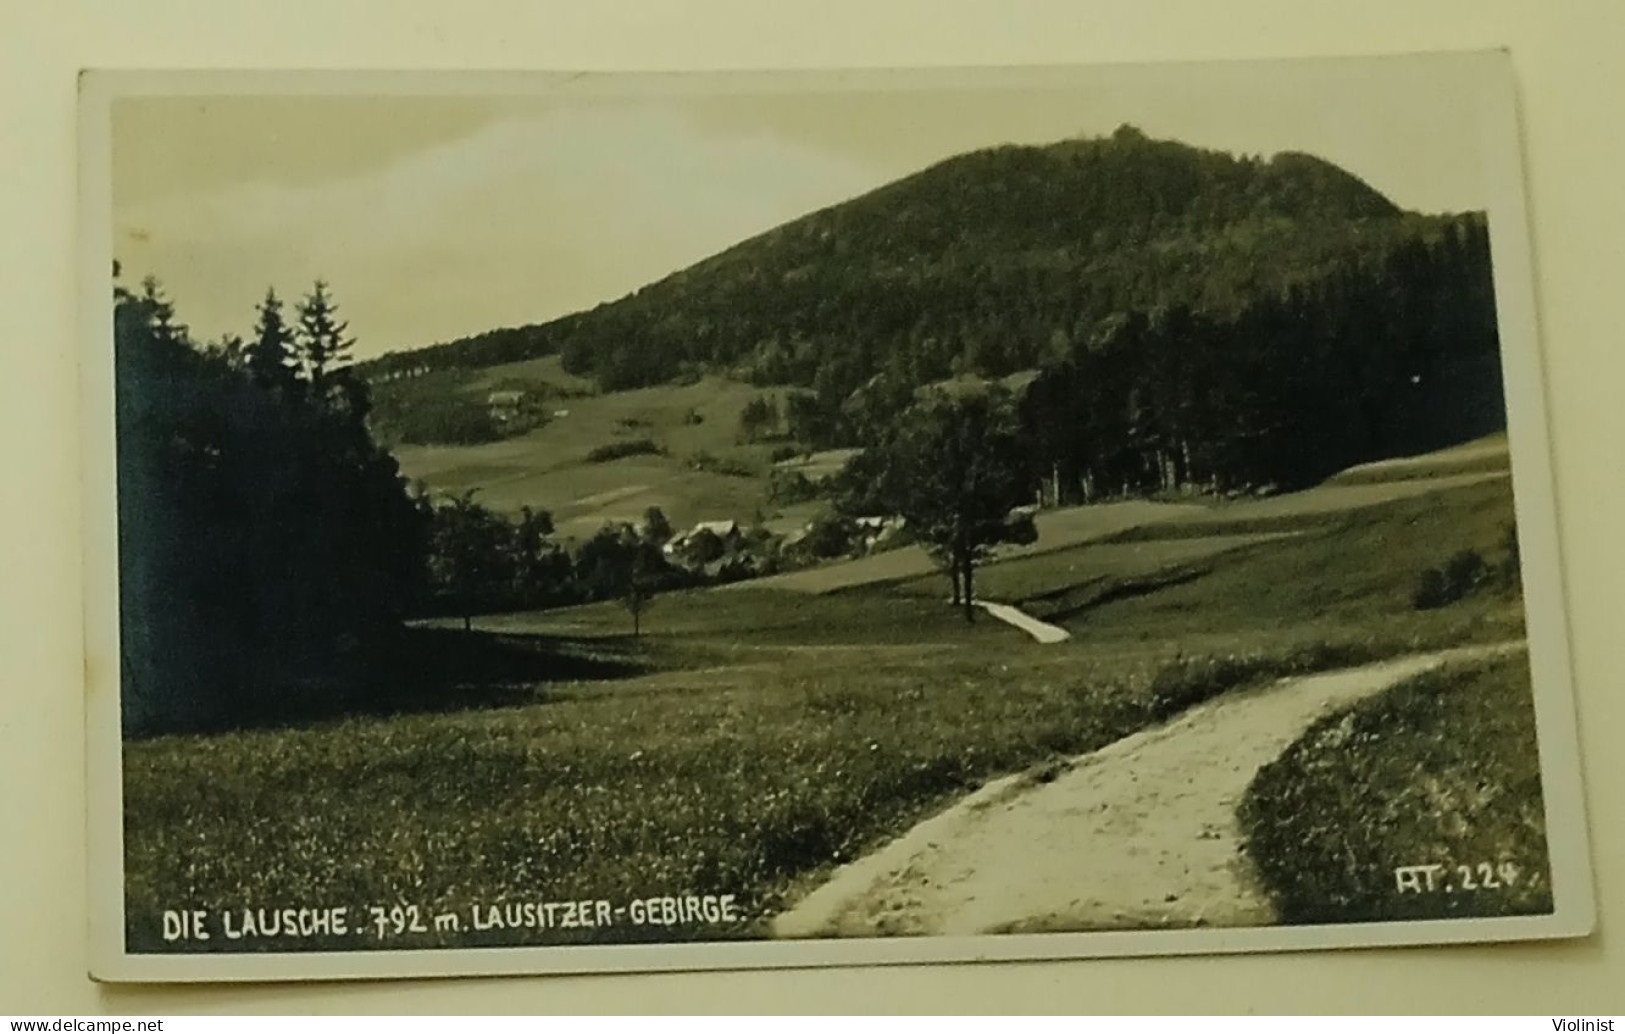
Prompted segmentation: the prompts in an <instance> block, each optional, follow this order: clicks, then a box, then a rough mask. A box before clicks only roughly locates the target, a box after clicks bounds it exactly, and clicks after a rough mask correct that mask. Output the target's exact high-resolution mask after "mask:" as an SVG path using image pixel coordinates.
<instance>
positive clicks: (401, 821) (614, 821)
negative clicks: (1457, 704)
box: [124, 479, 1527, 951]
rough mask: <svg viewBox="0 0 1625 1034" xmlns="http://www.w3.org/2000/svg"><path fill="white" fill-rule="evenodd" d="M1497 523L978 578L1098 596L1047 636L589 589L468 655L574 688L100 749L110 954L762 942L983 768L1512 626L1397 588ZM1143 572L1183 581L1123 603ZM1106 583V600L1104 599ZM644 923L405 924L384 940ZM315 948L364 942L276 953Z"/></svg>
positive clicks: (1176, 548)
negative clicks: (111, 787)
mask: <svg viewBox="0 0 1625 1034" xmlns="http://www.w3.org/2000/svg"><path fill="white" fill-rule="evenodd" d="M1511 515H1512V510H1511V494H1510V486H1509V484H1508V483H1507V481H1506V480H1505V479H1497V480H1493V481H1487V482H1480V483H1476V484H1469V485H1466V486H1462V487H1456V488H1453V489H1448V490H1445V491H1441V492H1439V493H1437V494H1435V495H1431V496H1426V497H1423V496H1413V497H1410V498H1402V499H1398V500H1395V501H1392V502H1388V503H1384V504H1381V505H1375V506H1371V507H1367V508H1365V509H1361V510H1357V511H1352V512H1349V513H1346V514H1342V515H1332V516H1326V517H1324V518H1317V519H1316V521H1315V522H1313V523H1312V524H1310V525H1306V526H1305V527H1304V528H1303V529H1302V530H1300V531H1298V533H1296V534H1292V535H1290V536H1275V537H1258V538H1254V539H1249V540H1246V541H1233V540H1225V542H1224V543H1223V544H1224V547H1225V548H1222V549H1220V548H1214V546H1215V544H1214V543H1213V542H1211V541H1204V540H1202V539H1193V540H1190V541H1183V542H1182V541H1181V540H1180V539H1179V538H1178V537H1177V535H1171V536H1170V537H1168V538H1167V539H1166V540H1164V541H1165V543H1166V551H1165V552H1163V553H1161V554H1157V553H1156V551H1154V550H1153V551H1146V550H1140V551H1138V552H1132V551H1131V552H1130V553H1128V554H1122V555H1126V556H1131V557H1136V558H1137V559H1134V560H1133V562H1119V561H1120V560H1121V556H1119V554H1121V550H1119V551H1118V552H1116V553H1112V552H1103V553H1102V554H1101V556H1103V557H1107V559H1106V560H1102V561H1101V562H1100V563H1099V564H1097V565H1095V566H1094V567H1090V566H1089V564H1090V563H1091V561H1089V560H1088V556H1089V553H1088V551H1089V549H1090V548H1093V547H1083V548H1082V549H1081V551H1080V552H1079V553H1078V556H1077V557H1076V558H1075V559H1076V560H1077V562H1078V563H1079V564H1081V565H1083V566H1081V567H1078V568H1075V569H1074V568H1068V567H1060V566H1054V561H1053V558H1049V559H1048V561H1047V563H1046V564H1031V563H1026V562H1023V561H1010V562H1009V564H1010V568H1009V570H1008V571H1007V572H1006V571H1001V567H1003V566H1004V565H1000V564H994V565H991V566H989V567H988V568H987V569H986V571H985V572H984V574H983V580H984V584H986V585H990V586H997V587H999V588H1000V589H1001V590H1004V591H1008V592H1009V593H1010V594H1011V595H1012V597H1015V598H1020V599H1023V600H1025V599H1028V598H1037V596H1039V595H1042V594H1044V593H1052V592H1055V591H1056V590H1057V589H1061V590H1064V589H1065V588H1066V584H1065V583H1066V579H1068V578H1072V577H1078V578H1081V579H1085V580H1091V584H1095V583H1096V582H1098V583H1099V584H1095V588H1094V589H1092V590H1091V591H1092V592H1095V593H1096V595H1095V596H1094V597H1093V599H1092V602H1088V603H1087V605H1083V606H1080V607H1077V608H1075V609H1074V610H1072V611H1070V612H1069V613H1067V614H1066V615H1064V616H1057V617H1055V618H1053V619H1054V620H1060V621H1062V622H1063V623H1064V624H1065V625H1066V627H1067V628H1068V629H1069V630H1071V631H1072V633H1073V638H1072V640H1070V641H1069V642H1066V643H1062V644H1057V645H1052V646H1040V645H1038V644H1036V643H1034V642H1033V641H1032V640H1031V639H1029V638H1028V637H1027V636H1025V635H1024V634H1022V633H1020V632H1018V631H1016V630H1015V629H1012V628H1010V627H1008V626H1006V625H1004V624H1002V623H1000V622H997V621H994V620H991V619H987V618H985V617H984V618H983V619H981V620H978V621H977V622H976V623H975V624H974V625H967V624H966V623H965V622H964V620H963V618H962V617H961V616H960V615H959V614H958V613H957V612H956V611H954V610H953V609H951V608H949V607H948V606H946V605H945V603H944V602H943V600H942V599H941V598H939V597H942V596H945V595H946V586H945V585H943V586H939V589H938V591H937V592H936V593H935V594H932V593H930V592H927V591H924V588H922V586H923V585H924V584H925V583H921V585H916V584H912V583H903V584H872V585H867V586H858V587H851V588H847V589H844V590H841V591H838V592H830V593H825V594H813V593H806V592H797V591H788V590H784V589H774V588H764V587H759V586H750V585H745V586H736V587H733V588H730V589H728V590H698V591H693V592H686V593H674V594H670V595H666V596H661V597H658V598H657V599H656V600H655V602H654V605H653V607H652V608H651V610H650V611H649V612H648V613H647V614H646V615H645V619H644V628H645V630H646V631H645V634H644V635H643V636H642V637H640V638H637V639H633V638H632V637H631V636H630V635H629V631H630V628H629V620H628V618H627V615H626V614H625V612H624V611H622V610H621V609H620V608H618V607H616V606H615V605H613V604H608V603H605V604H595V605H592V606H586V607H578V608H571V609H567V610H558V611H550V612H541V613H534V614H513V615H502V616H496V617H492V618H488V619H484V620H482V621H481V622H479V623H478V624H477V625H476V631H475V632H474V633H472V634H471V635H470V636H469V637H468V638H467V639H465V640H463V641H464V642H465V643H467V644H469V645H468V646H467V647H466V648H467V649H469V650H471V651H478V650H481V649H486V648H498V647H500V648H502V649H506V650H513V649H517V648H524V649H526V650H528V651H530V652H531V653H532V654H536V655H539V656H546V655H547V653H548V651H556V652H557V653H559V654H560V655H561V656H572V657H577V658H580V657H595V658H599V659H601V660H605V661H607V662H612V663H605V664H603V665H601V666H600V668H599V669H595V670H594V671H593V672H592V673H591V674H590V677H584V676H583V674H582V672H581V670H579V669H580V666H579V665H577V666H576V668H575V669H570V670H564V669H561V671H560V674H559V675H558V676H557V677H554V676H551V675H549V674H547V673H546V671H545V665H531V666H528V667H521V668H514V669H512V670H502V669H496V670H493V672H492V673H491V674H489V675H486V676H483V682H484V683H487V684H485V685H482V686H477V687H469V689H470V692H473V691H475V690H482V691H483V690H491V689H493V688H494V689H499V690H501V692H500V693H495V694H492V693H486V694H485V696H486V697H487V698H488V699H489V700H490V701H493V702H491V703H487V704H486V705H485V706H481V707H478V708H469V709H465V710H461V711H450V712H446V711H440V712H436V713H403V714H396V715H392V716H376V715H375V716H361V715H358V716H355V717H352V718H349V719H345V720H341V721H332V722H327V723H323V724H319V725H311V726H306V727H300V728H285V729H266V730H258V731H243V732H233V733H226V734H220V735H212V736H187V737H180V736H175V737H164V738H156V739H150V740H138V741H131V742H129V743H128V744H126V747H125V756H124V763H125V776H126V789H125V818H126V823H125V829H126V867H127V868H126V875H127V891H128V897H127V916H126V918H127V932H128V937H129V942H130V946H131V948H132V950H137V951H141V950H175V946H172V945H164V944H163V943H161V941H160V940H159V936H158V935H159V930H160V916H161V912H162V910H164V909H181V908H199V909H211V910H218V909H226V908H240V907H260V906H263V907H268V908H269V907H301V906H325V905H340V904H343V905H348V906H349V907H351V908H359V907H361V906H363V905H364V904H379V905H386V906H387V905H393V904H397V903H410V904H417V905H419V906H420V907H421V908H422V909H423V910H424V912H425V913H430V912H441V911H453V910H466V909H467V908H468V907H470V906H473V905H476V904H500V903H502V902H505V901H517V900H536V899H544V898H545V899H549V900H562V899H565V898H586V897H593V898H605V899H610V900H628V899H631V898H637V897H646V896H653V895H668V894H669V895H683V894H690V893H714V894H734V895H736V896H737V898H738V901H739V902H740V905H741V908H742V918H740V919H739V920H738V921H737V922H736V923H734V924H732V925H731V926H728V927H726V928H718V927H715V926H708V927H680V928H672V929H659V930H657V931H655V933H658V935H659V936H660V937H661V938H662V939H671V938H674V937H675V938H681V937H702V936H703V937H718V936H726V937H752V936H761V935H765V922H766V920H767V919H768V918H769V917H770V916H771V915H772V914H773V913H774V912H776V911H777V910H779V909H780V908H781V907H782V906H783V905H784V903H785V902H786V901H788V900H791V899H793V898H794V897H795V896H796V895H797V894H799V893H800V892H802V891H803V890H805V889H806V888H808V887H810V886H812V885H814V884H816V883H817V882H818V881H819V880H820V878H822V877H823V876H824V875H826V874H827V873H828V872H829V871H830V870H831V869H832V868H833V867H835V866H837V865H839V864H841V863H842V862H845V861H847V860H850V859H852V858H854V857H856V856H857V855H860V854H862V853H864V852H866V851H868V850H870V849H872V848H874V847H876V846H878V845H879V844H881V843H883V842H885V841H886V840H887V839H889V838H890V837H892V836H895V835H896V834H898V833H899V832H901V831H902V830H904V829H906V828H907V827H908V826H910V825H912V824H913V823H915V822H917V821H918V820H920V819H921V818H923V817H924V816H926V815H927V814H929V813H931V812H932V811H934V810H936V809H938V808H940V807H941V806H942V805H943V804H944V803H946V802H947V801H949V800H952V799H953V798H955V797H957V796H960V795H962V794H964V793H966V792H967V791H969V790H971V789H972V788H974V787H976V786H977V785H979V784H980V783H982V782H983V781H985V780H987V779H988V778H991V777H994V776H997V775H1001V774H1004V773H1008V772H1012V771H1020V770H1023V769H1025V768H1027V767H1029V766H1034V765H1043V764H1045V763H1047V762H1051V761H1053V759H1054V758H1055V757H1056V756H1057V755H1062V754H1075V753H1079V752H1083V751H1087V750H1090V749H1093V748H1097V747H1100V746H1103V745H1104V744H1106V743H1109V742H1111V741H1113V740H1115V739H1118V738H1120V737H1122V736H1124V735H1126V734H1128V733H1130V732H1133V731H1135V730H1137V729H1139V728H1142V727H1144V726H1146V725H1147V724H1150V723H1154V722H1156V721H1159V720H1161V719H1163V718H1166V717H1168V716H1169V715H1171V714H1173V713H1176V712H1177V711H1178V710H1179V709H1180V708H1182V707H1185V706H1189V705H1190V704H1192V703H1195V702H1197V701H1199V700H1203V699H1207V698H1209V697H1211V696H1213V695H1215V694H1217V693H1221V692H1224V691H1226V690H1229V689H1233V688H1236V687H1240V686H1245V685H1251V684H1256V683H1257V682H1259V681H1260V680H1263V679H1266V678H1272V677H1276V676H1279V675H1283V674H1291V673H1296V672H1304V671H1309V670H1316V669H1320V668H1326V667H1337V666H1341V665H1345V664H1352V663H1358V662H1361V661H1365V660H1373V659H1377V658H1379V657H1384V656H1392V655H1395V654H1399V653H1404V652H1409V651H1413V650H1419V649H1425V648H1428V647H1432V646H1443V645H1459V644H1462V643H1465V642H1498V641H1502V640H1505V639H1508V638H1517V637H1519V636H1520V635H1521V632H1522V617H1521V603H1520V601H1519V600H1518V599H1517V597H1516V595H1515V594H1512V593H1506V592H1480V593H1475V594H1471V595H1469V596H1467V597H1466V598H1464V599H1462V600H1460V601H1459V602H1456V603H1454V604H1453V605H1451V606H1448V607H1441V608H1437V609H1434V610H1428V611H1417V610H1415V609H1414V608H1413V606H1412V603H1411V598H1410V597H1411V590H1412V587H1413V585H1414V583H1415V579H1416V576H1417V573H1418V571H1419V570H1421V569H1423V568H1425V567H1428V566H1430V565H1437V564H1439V563H1442V562H1443V561H1444V560H1445V559H1447V558H1448V557H1450V556H1451V555H1453V554H1454V553H1456V552H1458V551H1460V550H1463V549H1477V550H1480V551H1483V552H1485V554H1486V555H1488V554H1489V553H1490V552H1491V551H1493V550H1494V549H1495V548H1496V543H1498V542H1500V541H1501V540H1502V536H1503V533H1504V530H1505V527H1506V525H1507V524H1508V523H1509V522H1510V521H1511V519H1512V517H1511ZM1100 548H1103V549H1104V547H1100ZM1111 557H1118V559H1117V560H1113V559H1111ZM1067 562H1068V563H1071V562H1072V559H1068V560H1067ZM1159 565H1164V567H1165V568H1168V569H1175V568H1177V569H1180V570H1187V569H1188V570H1189V571H1192V572H1195V573H1194V574H1191V575H1190V576H1189V577H1181V578H1178V579H1172V580H1170V581H1168V582H1167V583H1166V584H1164V585H1161V586H1160V587H1158V586H1151V587H1149V588H1148V587H1146V585H1145V579H1147V578H1148V577H1150V576H1153V575H1155V573H1156V571H1157V570H1158V569H1159ZM1057 571H1060V572H1070V573H1062V574H1060V575H1057V574H1055V572H1057ZM1113 579H1117V580H1118V583H1119V584H1120V585H1123V586H1127V588H1126V589H1125V590H1124V591H1119V592H1115V593H1113V592H1109V591H1106V592H1102V591H1100V590H1101V588H1102V586H1106V587H1108V588H1109V585H1110V583H1111V582H1112V580H1113ZM1137 580H1138V581H1137ZM764 581H769V580H764ZM1024 593H1025V594H1027V595H1023V594H1024ZM435 634H438V635H447V634H448V633H447V632H444V631H440V632H437V633H435ZM401 677H402V678H403V679H404V680H410V678H411V674H410V669H407V668H404V667H403V674H402V676H401ZM405 690H406V687H404V686H403V692H405ZM1525 695H1527V687H1525ZM471 699H472V698H471ZM639 933H640V931H639V930H636V929H633V928H627V927H616V928H615V929H614V930H612V931H609V932H608V933H607V934H606V933H605V932H604V931H592V930H577V931H559V930H553V931H543V932H538V931H516V930H510V931H506V932H489V933H485V934H475V935H468V934H464V935H462V936H457V937H452V936H451V935H449V934H436V933H433V932H428V933H424V934H420V935H415V936H413V937H406V938H402V939H399V940H397V941H394V942H392V943H391V944H390V945H386V946H394V947H402V948H411V947H427V946H433V945H435V944H438V943H457V944H480V943H491V944H497V943H501V944H514V943H526V942H545V943H564V942H568V941H570V940H571V939H590V938H592V937H606V936H607V937H611V938H613V939H616V940H625V939H629V938H633V937H636V936H638V935H639ZM324 946H325V947H333V948H340V947H357V946H363V945H357V944H355V943H354V942H353V941H352V942H345V943H337V942H335V943H332V944H325V945H323V944H315V943H301V944H300V947H301V948H311V947H324ZM366 946H370V945H366ZM223 947H226V945H224V944H223V943H222V942H220V941H218V940H216V941H213V942H209V943H207V944H202V945H199V944H197V943H196V942H193V943H191V944H188V945H184V946H182V948H181V950H187V949H191V950H207V949H209V948H217V949H218V948H223Z"/></svg>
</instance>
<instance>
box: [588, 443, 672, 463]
mask: <svg viewBox="0 0 1625 1034" xmlns="http://www.w3.org/2000/svg"><path fill="white" fill-rule="evenodd" d="M665 454H666V450H665V449H664V448H663V447H662V446H660V445H659V444H658V443H657V442H655V441H654V439H652V438H632V439H629V440H627V441H624V442H607V443H605V444H603V445H600V446H598V447H597V448H595V449H593V450H592V451H591V452H589V453H587V462H589V463H608V462H609V461H610V460H618V459H623V458H625V457H627V456H664V455H665Z"/></svg>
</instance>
